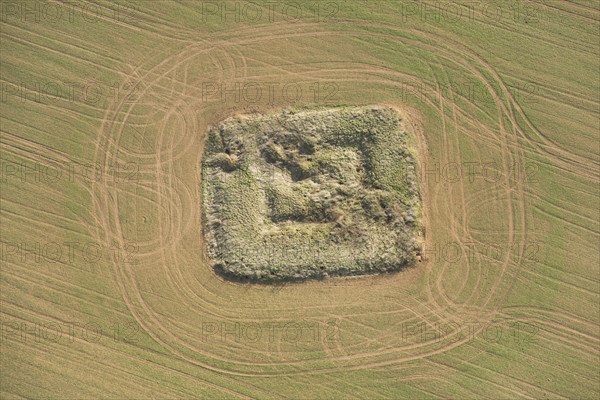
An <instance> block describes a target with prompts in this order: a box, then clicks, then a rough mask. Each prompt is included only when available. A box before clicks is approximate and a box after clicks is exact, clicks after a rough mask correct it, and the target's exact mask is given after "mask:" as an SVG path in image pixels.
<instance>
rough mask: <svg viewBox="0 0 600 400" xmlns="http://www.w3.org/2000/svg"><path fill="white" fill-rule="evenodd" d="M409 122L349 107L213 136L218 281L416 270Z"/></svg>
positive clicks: (270, 119) (205, 183) (250, 120)
mask: <svg viewBox="0 0 600 400" xmlns="http://www.w3.org/2000/svg"><path fill="white" fill-rule="evenodd" d="M401 122H402V117H401V115H400V114H398V112H397V111H395V110H393V109H391V108H387V107H340V108H329V109H309V110H298V111H284V112H281V113H279V114H273V115H259V116H256V115H252V116H250V115H248V116H240V117H237V118H231V119H227V120H225V121H223V122H221V123H220V124H219V126H218V127H214V128H211V129H210V130H209V137H208V141H207V143H206V150H205V155H204V162H203V166H202V190H203V204H202V207H203V215H204V235H205V239H206V241H207V247H208V254H209V257H210V258H211V260H212V261H213V263H214V267H215V269H216V270H217V271H218V272H220V273H222V274H224V275H226V276H229V277H234V278H239V279H248V280H254V281H262V282H275V281H282V280H303V279H311V278H312V279H314V278H323V277H327V276H332V275H338V276H341V275H362V274H372V273H377V272H385V271H398V270H400V269H402V268H403V267H405V266H407V265H410V264H412V263H414V262H415V261H416V259H417V256H418V254H419V249H420V238H421V232H422V224H421V197H420V194H419V188H418V185H417V179H416V176H415V163H416V159H415V157H416V152H415V151H413V150H411V148H410V147H411V146H410V143H411V142H412V138H411V137H409V135H408V134H407V133H406V132H405V131H404V130H403V127H402V126H403V125H402V123H401Z"/></svg>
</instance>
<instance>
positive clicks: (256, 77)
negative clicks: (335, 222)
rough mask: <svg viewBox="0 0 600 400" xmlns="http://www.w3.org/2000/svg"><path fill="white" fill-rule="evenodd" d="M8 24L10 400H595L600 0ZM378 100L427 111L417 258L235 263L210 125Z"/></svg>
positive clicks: (332, 5)
mask: <svg viewBox="0 0 600 400" xmlns="http://www.w3.org/2000/svg"><path fill="white" fill-rule="evenodd" d="M0 11H1V20H0V40H1V42H0V61H1V65H0V85H1V98H0V106H1V114H0V116H1V119H0V133H1V141H0V161H1V166H0V171H1V176H0V210H1V216H0V245H1V248H0V250H1V253H0V261H1V267H0V282H1V283H0V301H1V302H0V324H1V335H0V339H1V341H0V345H1V352H0V354H1V359H0V398H2V399H20V398H45V399H98V398H106V399H150V398H154V399H190V398H207V399H213V398H258V399H279V398H288V399H331V398H336V399H354V398H356V399H366V398H369V399H378V398H390V399H400V398H407V399H429V398H432V399H433V398H453V399H484V398H489V399H514V398H535V399H537V398H540V399H541V398H553V399H554V398H559V399H563V398H569V399H596V398H598V396H599V395H600V297H599V296H600V293H599V291H600V221H599V219H600V216H599V209H600V192H599V180H600V179H599V178H600V137H599V134H600V61H599V60H600V28H599V23H600V6H599V5H598V3H597V2H594V1H586V0H573V1H554V0H553V1H550V0H540V1H533V0H532V1H522V0H509V1H505V2H491V1H490V2H488V1H474V2H466V1H465V2H461V1H458V2H454V1H451V2H450V1H449V2H446V1H430V2H418V3H417V2H412V1H396V0H389V1H377V0H375V1H359V0H345V1H342V0H337V1H336V0H334V1H326V0H323V1H307V2H304V1H302V2H300V1H296V2H295V1H277V0H274V1H269V2H267V1H264V2H263V1H258V0H256V1H254V2H246V1H229V0H228V1H191V0H182V1H174V0H132V1H121V0H118V1H105V0H97V1H88V0H76V1H73V2H63V1H37V0H15V1H12V0H2V1H0ZM371 105H378V106H381V107H392V108H394V109H397V110H399V112H400V113H402V115H406V116H407V117H408V120H409V121H411V122H412V126H410V131H411V132H413V134H414V145H415V151H416V152H417V153H418V159H419V165H418V168H417V171H416V176H417V181H418V185H419V187H420V190H421V196H422V219H423V226H424V232H425V234H424V244H423V252H422V254H423V258H422V261H421V262H418V263H416V264H415V265H414V267H411V268H407V269H403V270H402V271H400V272H395V273H386V274H380V275H377V274H375V275H368V276H358V277H329V278H327V279H323V280H311V281H306V282H300V283H298V282H284V283H277V282H275V283H272V284H260V283H248V282H240V281H235V280H228V279H225V278H223V277H222V276H221V275H219V274H217V273H215V271H214V269H213V268H212V267H211V266H210V262H209V257H208V252H207V246H206V243H205V241H204V239H203V235H202V226H203V222H204V221H203V216H202V214H203V213H202V208H201V204H202V201H203V198H202V193H203V191H202V165H203V164H202V163H203V161H204V160H203V157H204V154H205V144H206V143H207V133H208V132H209V131H210V129H211V128H214V127H215V126H218V124H219V123H220V122H221V121H223V120H226V119H227V118H230V117H235V116H239V115H246V116H247V115H253V114H256V115H259V114H270V113H276V112H280V111H281V110H286V109H305V108H328V107H329V108H331V107H340V106H343V107H350V106H371ZM390 168H393V166H390ZM290 251H291V252H292V251H294V249H290ZM304 251H306V250H304ZM315 251H319V250H318V249H315ZM294 257H302V255H301V254H300V255H299V254H295V255H294Z"/></svg>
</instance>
